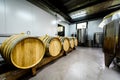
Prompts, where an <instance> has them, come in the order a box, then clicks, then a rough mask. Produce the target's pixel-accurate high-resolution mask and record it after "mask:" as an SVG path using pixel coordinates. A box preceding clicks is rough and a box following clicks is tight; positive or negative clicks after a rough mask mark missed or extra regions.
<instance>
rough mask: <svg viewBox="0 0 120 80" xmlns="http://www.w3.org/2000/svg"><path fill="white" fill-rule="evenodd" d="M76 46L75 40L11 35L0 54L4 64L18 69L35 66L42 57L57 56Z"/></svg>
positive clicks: (1, 48) (1, 47) (0, 47)
mask: <svg viewBox="0 0 120 80" xmlns="http://www.w3.org/2000/svg"><path fill="white" fill-rule="evenodd" d="M77 45H78V41H77V39H76V38H73V37H71V38H68V37H51V36H48V35H45V36H40V37H38V38H36V37H33V36H28V35H25V34H18V35H13V36H11V37H9V38H7V39H6V40H5V41H4V42H3V43H2V45H1V46H0V53H1V55H2V57H3V58H4V59H5V61H6V62H8V63H10V64H12V65H14V66H15V67H17V68H20V69H28V68H31V67H34V66H35V65H37V64H38V63H39V62H40V61H41V60H42V59H43V57H44V56H53V57H54V56H57V55H59V54H60V53H61V51H62V50H64V51H66V52H67V51H68V50H69V49H70V48H74V47H75V46H77Z"/></svg>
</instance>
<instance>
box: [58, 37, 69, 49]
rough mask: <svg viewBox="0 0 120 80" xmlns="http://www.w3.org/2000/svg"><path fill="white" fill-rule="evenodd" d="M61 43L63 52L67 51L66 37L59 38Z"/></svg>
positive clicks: (67, 41)
mask: <svg viewBox="0 0 120 80" xmlns="http://www.w3.org/2000/svg"><path fill="white" fill-rule="evenodd" d="M59 38H60V40H61V42H62V46H63V50H64V51H68V50H69V48H70V41H69V38H67V37H59Z"/></svg>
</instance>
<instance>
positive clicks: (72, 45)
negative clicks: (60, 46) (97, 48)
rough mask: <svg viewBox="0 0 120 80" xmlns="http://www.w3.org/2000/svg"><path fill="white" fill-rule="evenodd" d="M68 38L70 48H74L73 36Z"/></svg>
mask: <svg viewBox="0 0 120 80" xmlns="http://www.w3.org/2000/svg"><path fill="white" fill-rule="evenodd" d="M69 40H70V47H71V48H74V47H75V43H74V38H72V37H71V38H69Z"/></svg>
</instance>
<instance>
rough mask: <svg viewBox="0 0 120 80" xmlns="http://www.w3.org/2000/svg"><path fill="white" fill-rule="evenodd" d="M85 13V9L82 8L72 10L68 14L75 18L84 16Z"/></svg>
mask: <svg viewBox="0 0 120 80" xmlns="http://www.w3.org/2000/svg"><path fill="white" fill-rule="evenodd" d="M86 15H87V14H86V11H85V10H84V11H83V10H82V11H81V10H80V11H76V12H72V13H70V16H71V18H72V19H76V18H80V17H84V16H86Z"/></svg>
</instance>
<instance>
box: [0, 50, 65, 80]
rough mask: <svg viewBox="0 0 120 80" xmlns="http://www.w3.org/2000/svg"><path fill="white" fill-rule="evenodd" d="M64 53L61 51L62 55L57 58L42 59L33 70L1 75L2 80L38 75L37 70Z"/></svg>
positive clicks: (11, 71)
mask: <svg viewBox="0 0 120 80" xmlns="http://www.w3.org/2000/svg"><path fill="white" fill-rule="evenodd" d="M64 53H65V52H64V51H61V54H59V55H58V56H56V57H45V58H43V59H42V61H41V62H40V63H39V64H37V65H36V66H34V67H33V68H31V69H26V70H23V69H13V70H8V71H6V72H5V73H2V74H0V80H17V79H19V78H21V77H22V76H24V75H26V74H32V75H36V73H37V70H38V69H39V68H41V67H42V66H45V65H46V64H48V63H50V62H52V61H54V60H56V59H58V58H60V57H62V56H63V55H64ZM2 69H3V68H0V70H2Z"/></svg>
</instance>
